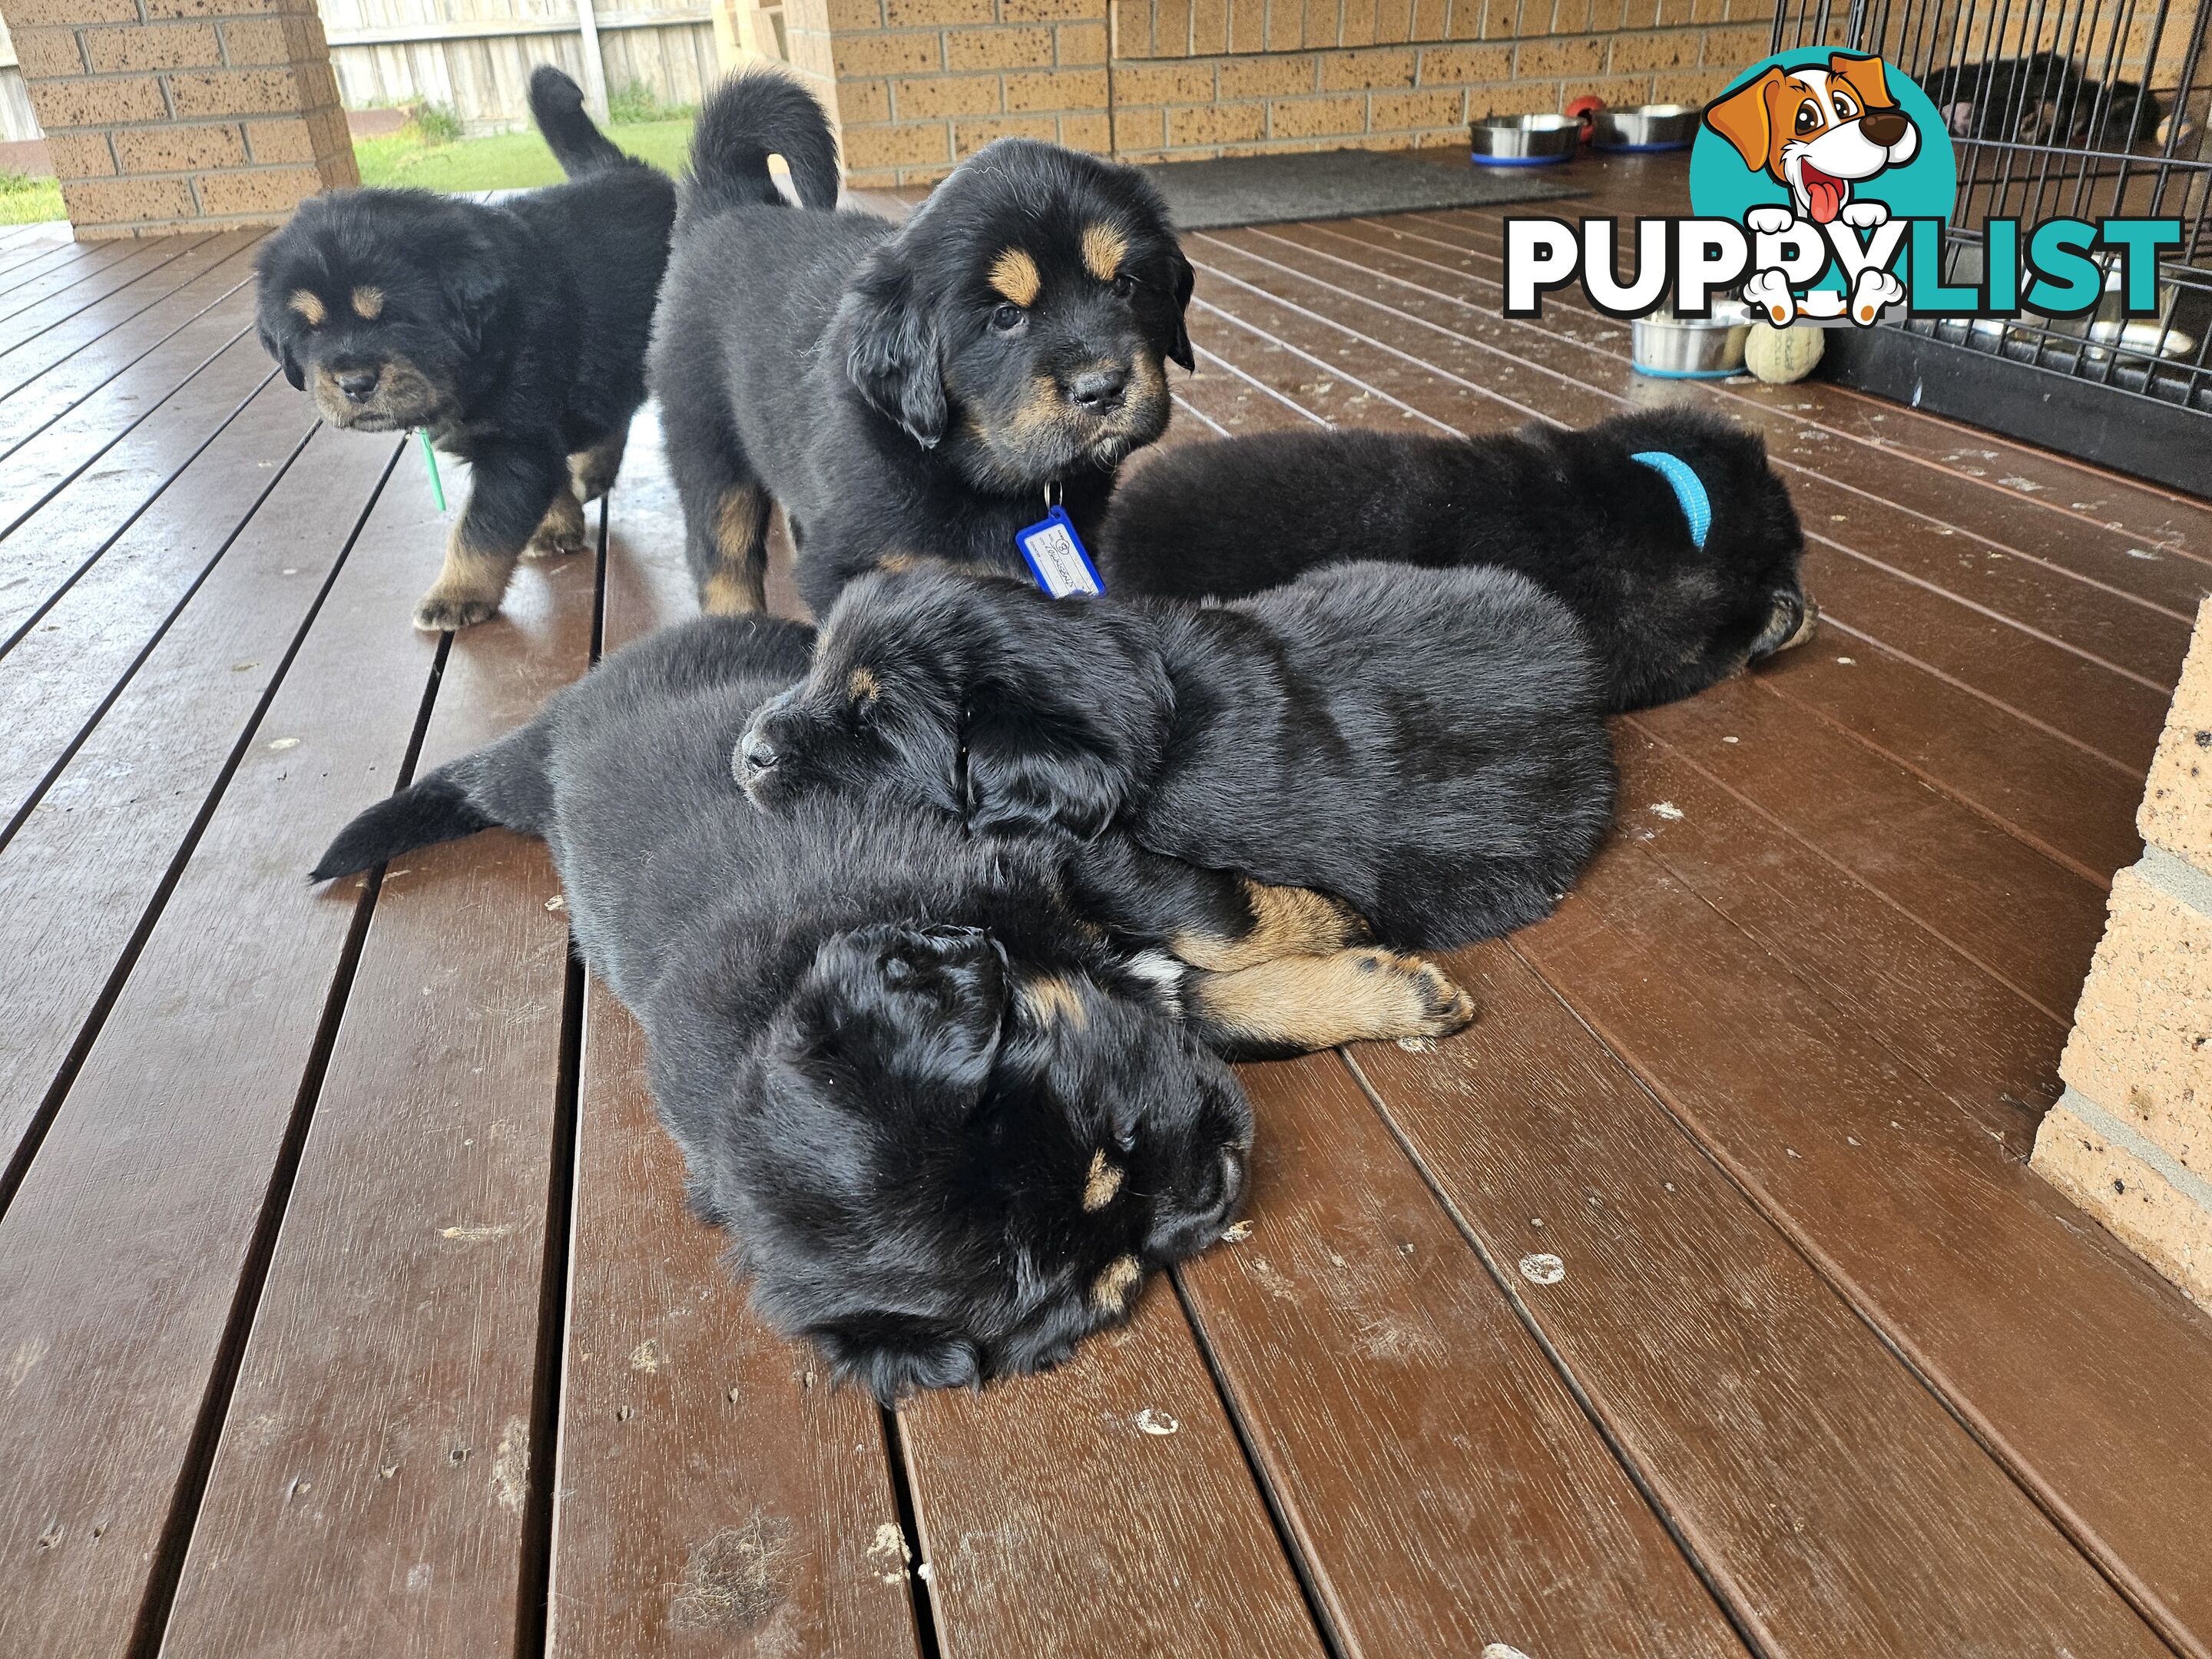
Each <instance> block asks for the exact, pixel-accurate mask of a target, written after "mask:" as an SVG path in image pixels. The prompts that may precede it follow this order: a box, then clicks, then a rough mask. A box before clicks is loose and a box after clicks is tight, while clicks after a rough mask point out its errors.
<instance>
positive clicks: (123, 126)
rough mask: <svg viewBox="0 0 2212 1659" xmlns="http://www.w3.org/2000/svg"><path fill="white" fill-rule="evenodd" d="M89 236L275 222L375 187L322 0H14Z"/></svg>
mask: <svg viewBox="0 0 2212 1659" xmlns="http://www.w3.org/2000/svg"><path fill="white" fill-rule="evenodd" d="M8 17H9V24H10V25H11V27H12V32H13V33H14V36H15V50H16V54H17V56H18V58H20V60H21V65H22V71H23V79H24V82H25V84H26V85H27V88H28V89H29V91H30V94H31V103H32V106H33V108H34V109H36V110H37V112H38V115H39V122H40V125H41V126H43V127H44V128H45V129H46V143H47V148H48V150H49V152H50V153H51V155H52V158H53V162H54V168H55V171H56V172H57V173H59V174H60V177H61V183H62V199H63V201H64V203H65V204H67V206H68V209H69V216H70V222H71V223H72V224H73V225H74V226H75V227H76V233H77V234H78V235H79V236H81V237H89V238H98V237H110V236H140V235H147V234H156V233H159V232H162V231H172V230H183V229H204V228H210V227H211V226H216V225H231V224H238V225H262V224H273V223H276V222H280V221H281V220H283V218H284V217H285V216H287V215H288V214H289V212H290V211H291V210H292V209H293V208H294V207H295V206H296V205H297V204H299V202H300V201H301V199H302V198H304V197H308V196H311V195H313V194H314V193H315V192H316V191H320V190H325V189H328V188H330V187H331V186H332V185H351V184H357V183H359V182H360V177H359V174H358V173H356V170H355V167H354V160H353V146H352V143H351V140H350V139H349V137H348V136H347V133H346V125H345V115H344V112H343V111H342V110H341V109H340V108H339V107H338V94H337V82H336V80H335V79H334V78H333V77H332V76H331V67H330V57H329V53H328V52H327V50H326V49H325V46H324V43H323V26H322V23H321V22H320V21H319V19H318V18H317V17H316V15H315V11H314V5H313V0H8Z"/></svg>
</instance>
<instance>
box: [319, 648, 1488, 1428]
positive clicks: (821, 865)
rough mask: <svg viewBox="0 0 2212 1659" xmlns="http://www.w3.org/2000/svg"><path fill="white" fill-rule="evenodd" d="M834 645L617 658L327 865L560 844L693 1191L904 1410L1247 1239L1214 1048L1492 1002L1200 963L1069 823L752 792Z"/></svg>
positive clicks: (417, 791) (1037, 1351)
mask: <svg viewBox="0 0 2212 1659" xmlns="http://www.w3.org/2000/svg"><path fill="white" fill-rule="evenodd" d="M811 638H812V635H811V631H810V630H808V629H805V628H803V627H800V626H799V625H798V624H796V623H785V622H776V621H770V620H769V619H767V618H742V619H741V618H725V617H708V618H702V619H700V620H698V621H696V622H693V623H686V624H684V625H683V626H681V627H678V628H673V629H664V630H662V631H661V632H659V633H658V634H655V635H651V636H649V637H648V638H647V639H644V640H641V641H638V642H637V643H636V644H635V645H632V646H629V647H626V648H624V649H623V650H621V651H617V652H615V653H611V655H610V656H609V657H608V658H607V659H606V660H605V662H604V663H602V664H601V665H599V667H598V668H597V669H595V670H593V671H592V672H591V673H590V674H589V675H587V676H586V678H584V679H583V680H582V681H581V682H580V684H577V685H574V686H573V687H571V688H569V689H568V690H564V691H562V692H561V693H560V694H558V695H557V696H555V697H554V698H552V699H551V700H550V702H548V703H547V705H546V707H545V708H544V711H543V712H542V713H541V714H539V715H538V718H537V719H535V720H532V722H531V723H530V724H528V725H527V726H524V727H522V728H521V729H520V730H519V731H517V732H513V734H511V735H510V736H508V737H507V738H502V739H501V740H500V741H499V742H496V743H494V744H490V745H489V746H488V747H486V748H483V749H481V750H477V751H476V752H475V753H474V754H472V755H469V756H466V757H463V758H462V759H460V760H459V761H456V762H454V763H452V764H450V765H447V766H445V767H441V768H440V769H437V770H436V771H434V772H431V773H429V774H428V775H426V776H424V777H423V778H422V779H421V780H419V781H417V782H416V783H415V784H414V785H413V786H412V787H410V788H408V789H406V790H404V791H402V792H401V793H398V795H395V796H393V797H392V798H391V799H387V800H386V801H384V802H382V803H380V805H376V806H374V807H372V808H371V809H370V810H369V811H367V812H364V813H363V814H362V816H361V817H358V818H357V819H356V820H355V821H354V822H353V823H351V824H350V825H349V826H348V827H347V828H346V829H345V830H344V831H343V832H342V833H341V834H340V835H339V836H338V838H337V841H336V842H333V843H332V845H331V848H330V850H329V851H328V852H327V853H325V854H324V855H323V858H322V860H321V861H320V862H319V864H318V865H317V866H316V868H315V872H314V873H315V876H316V877H317V878H330V877H334V876H338V875H343V874H345V873H348V872H352V871H356V870H360V869H365V868H367V867H368V866H372V865H374V864H376V863H378V862H380V861H382V860H386V859H389V858H392V857H393V856H395V855H396V854H399V853H402V852H404V851H407V850H408V849H410V848H416V847H421V846H424V845H427V844H428V843H430V842H437V841H443V840H447V839H451V838H453V837H455V836H465V835H469V834H471V833H473V832H475V831H477V830H478V829H484V828H487V827H489V826H490V825H493V824H504V825H507V826H508V827H510V828H512V829H518V830H520V831H522V832H523V833H525V834H528V835H535V836H544V838H545V840H546V841H547V842H549V843H550V847H551V848H552V851H553V855H554V858H555V860H556V864H557V865H558V866H559V868H560V872H561V878H562V885H563V887H564V888H565V890H566V891H567V895H568V901H567V902H568V915H569V919H570V921H571V923H572V925H573V926H574V929H575V938H576V943H577V945H578V947H579V949H580V951H581V952H582V955H583V957H584V960H585V961H586V963H587V964H588V965H589V966H590V968H591V969H592V971H593V972H594V973H596V974H598V975H599V976H600V978H601V979H602V980H603V981H605V984H606V985H607V987H608V988H609V989H611V991H612V992H613V993H614V994H616V995H617V997H619V998H621V999H622V1000H623V1002H624V1003H625V1004H627V1005H628V1006H629V1008H630V1010H631V1011H632V1012H634V1013H635V1014H636V1016H637V1017H638V1019H639V1021H640V1022H641V1024H642V1025H643V1027H644V1030H645V1033H646V1037H647V1048H648V1056H649V1066H650V1073H651V1078H652V1084H653V1094H654V1097H655V1100H656V1102H657V1103H658V1105H659V1111H660V1115H661V1118H662V1121H664V1122H665V1124H666V1126H667V1127H668V1130H669V1132H670V1133H671V1135H672V1136H673V1137H674V1138H675V1139H676V1140H677V1141H678V1144H679V1145H680V1146H682V1147H683V1150H684V1158H685V1162H686V1164H687V1167H688V1170H689V1177H690V1180H689V1184H690V1194H691V1198H692V1202H693V1206H694V1208H695V1209H696V1211H697V1212H698V1213H699V1214H701V1215H702V1216H703V1217H705V1218H708V1219H709V1220H710V1221H713V1222H715V1223H717V1224H719V1225H723V1226H725V1227H726V1228H728V1229H729V1230H730V1231H731V1234H732V1238H733V1242H734V1253H733V1261H735V1262H736V1263H737V1265H738V1267H740V1269H741V1270H742V1271H744V1272H747V1273H750V1278H751V1280H752V1285H753V1295H754V1299H755V1302H756V1304H757V1306H758V1307H759V1309H760V1310H761V1311H762V1312H763V1315H764V1316H766V1317H767V1318H768V1319H769V1321H770V1322H772V1323H773V1324H774V1325H775V1326H776V1327H777V1328H779V1329H781V1331H783V1332H784V1333H786V1334H789V1335H792V1336H796V1337H803V1338H806V1339H810V1340H812V1341H813V1342H815V1343H816V1344H817V1345H818V1346H819V1347H820V1348H821V1349H822V1350H823V1353H824V1355H825V1357H826V1358H827V1359H828V1360H829V1363H830V1364H831V1365H832V1366H833V1367H834V1368H835V1369H836V1370H837V1371H838V1372H839V1373H840V1374H841V1375H844V1376H852V1377H854V1378H855V1379H857V1380H858V1381H860V1383H862V1384H863V1385H864V1386H866V1388H867V1389H869V1390H871V1391H872V1393H873V1394H874V1395H876V1396H877V1397H878V1399H880V1400H884V1401H890V1400H891V1399H894V1398H896V1396H898V1395H901V1394H903V1393H905V1392H907V1391H908V1390H909V1389H917V1388H933V1387H941V1386H949V1385H953V1384H961V1383H979V1382H981V1381H982V1380H983V1379H985V1378H987V1377H990V1376H998V1375H1000V1374H1002V1373H1009V1372H1019V1371H1027V1370H1036V1369H1039V1368H1041V1367H1042V1366H1046V1365H1049V1364H1053V1363H1054V1362H1055V1361H1057V1360H1059V1359H1060V1358H1063V1357H1065V1356H1066V1354H1067V1353H1068V1352H1070V1351H1071V1349H1072V1348H1073V1346H1074V1345H1075V1344H1076V1343H1077V1342H1078V1341H1079V1340H1080V1339H1081V1338H1082V1337H1083V1336H1085V1334H1088V1333H1090V1332H1091V1331H1093V1330H1096V1329H1097V1328H1100V1327H1101V1326H1103V1325H1107V1324H1110V1323H1112V1322H1115V1321H1116V1320H1118V1319H1120V1318H1121V1316H1122V1315H1123V1314H1124V1313H1125V1312H1126V1311H1127V1309H1128V1308H1129V1307H1130V1306H1131V1304H1133V1300H1134V1298H1135V1294H1136V1291H1137V1290H1138V1287H1139V1284H1140V1283H1141V1281H1142V1280H1143V1279H1144V1278H1145V1276H1146V1273H1148V1272H1150V1271H1151V1270H1152V1269H1153V1268H1155V1267H1161V1266H1164V1265H1165V1264H1167V1263H1169V1262H1172V1261H1179V1260H1181V1259H1182V1258H1184V1257H1186V1256H1188V1255H1193V1254H1194V1253H1196V1252H1197V1251H1199V1250H1200V1249H1204V1248H1206V1246H1207V1245H1209V1244H1211V1243H1213V1241H1214V1240H1215V1239H1217V1238H1218V1237H1220V1236H1221V1233H1222V1231H1223V1229H1224V1228H1225V1227H1226V1226H1227V1225H1228V1224H1229V1222H1230V1220H1231V1218H1232V1217H1233V1216H1234V1214H1235V1213H1236V1211H1237V1206H1238V1204H1239V1202H1240V1201H1241V1200H1242V1199H1243V1193H1244V1186H1245V1171H1246V1168H1247V1153H1248V1151H1249V1144H1250V1138H1251V1127H1252V1126H1251V1114H1250V1111H1249V1108H1248V1106H1247V1105H1246V1103H1245V1099H1244V1096H1243V1091H1242V1090H1241V1089H1240V1087H1239V1086H1238V1085H1237V1080H1236V1079H1235V1077H1234V1075H1233V1074H1232V1073H1231V1072H1230V1071H1229V1069H1228V1067H1227V1066H1225V1064H1224V1063H1223V1061H1222V1060H1221V1059H1219V1058H1218V1057H1217V1054H1216V1053H1214V1052H1212V1050H1214V1049H1218V1050H1220V1051H1223V1052H1226V1053H1242V1052H1246V1051H1249V1050H1262V1049H1273V1048H1280V1047H1283V1046H1286V1045H1290V1046H1296V1045H1297V1044H1299V1043H1309V1044H1312V1045H1315V1046H1318V1045H1321V1044H1326V1043H1329V1042H1339V1041H1344V1040H1347V1039H1349V1038H1351V1037H1354V1036H1413V1035H1416V1034H1426V1035H1440V1034H1442V1033H1443V1032H1445V1031H1449V1030H1455V1029H1456V1028H1457V1027H1458V1026H1459V1025H1460V1024H1464V1023H1465V1021H1466V1018H1467V1017H1468V1010H1467V1006H1466V1003H1465V999H1464V998H1463V997H1462V995H1461V994H1460V993H1459V992H1458V991H1457V989H1456V988H1455V987H1452V985H1451V984H1450V981H1448V980H1446V979H1445V978H1444V977H1443V975H1441V974H1439V973H1437V970H1436V969H1433V968H1432V967H1431V966H1429V965H1428V964H1427V963H1420V962H1417V961H1413V960H1412V959H1407V958H1399V957H1391V956H1389V954H1388V953H1386V952H1383V951H1376V950H1372V949H1360V950H1354V951H1345V952H1341V953H1340V956H1339V957H1338V958H1337V959H1335V960H1334V962H1323V963H1288V964H1282V965H1280V967H1279V968H1278V965H1276V964H1259V965H1256V966H1255V967H1253V968H1250V969H1247V970H1246V971H1244V972H1242V973H1235V974H1203V973H1196V972H1193V971H1191V970H1188V969H1185V968H1184V967H1183V966H1182V964H1180V963H1176V962H1173V961H1171V960H1170V959H1169V958H1168V957H1165V956H1164V954H1162V953H1161V952H1160V951H1158V950H1157V949H1152V948H1149V947H1147V946H1146V945H1143V944H1141V943H1139V942H1137V941H1135V940H1133V939H1129V938H1127V937H1112V936H1109V933H1107V932H1106V931H1105V930H1104V929H1103V928H1101V927H1099V926H1097V925H1096V924H1095V923H1094V921H1092V920H1091V917H1090V916H1088V915H1085V914H1083V913H1081V912H1079V910H1078V909H1076V908H1073V902H1072V899H1071V889H1070V884H1069V882H1068V880H1067V878H1066V869H1065V866H1066V863H1067V862H1068V858H1067V848H1066V845H1065V843H1064V842H1059V841H1057V840H1056V839H1055V840H1045V839H1036V840H1031V841H1030V842H981V841H974V840H970V839H969V838H967V837H966V836H963V834H962V832H961V830H960V829H959V827H958V826H957V825H956V824H951V823H945V821H943V820H941V819H939V818H938V817H934V816H933V815H930V814H923V813H916V812H914V811H911V810H908V809H906V808H903V807H902V806H901V805H899V804H897V803H895V802H894V803H877V802H870V801H856V800H842V799H823V800H821V801H818V802H815V803H812V804H810V805H808V806H806V807H805V808H803V809H801V810H799V811H794V812H791V813H787V814H783V815H781V816H779V817H769V816H767V815H765V814H763V813H761V812H758V811H755V810H754V809H753V807H752V806H751V805H749V804H748V803H747V801H746V799H745V798H744V793H743V792H742V791H741V790H740V789H739V788H738V784H737V781H736V780H735V779H734V778H732V775H731V772H730V755H731V752H732V749H733V748H734V747H735V745H736V743H737V739H738V733H739V732H741V731H742V730H743V728H744V725H745V722H746V720H747V718H748V717H749V716H750V714H751V713H752V712H753V710H754V709H755V708H757V706H758V705H759V704H760V703H761V702H763V700H764V699H766V698H767V697H769V696H770V695H772V694H773V693H775V692H777V691H780V690H782V689H783V688H785V687H786V686H787V685H789V684H791V683H792V682H793V681H794V680H796V679H797V678H799V677H800V676H801V675H803V674H804V673H805V671H806V668H807V664H808V649H809V646H810V644H811ZM1085 878H1086V881H1087V882H1088V883H1090V884H1091V885H1093V886H1094V887H1097V886H1100V885H1101V884H1103V887H1104V888H1105V889H1108V890H1110V889H1111V888H1112V886H1113V884H1114V882H1115V877H1114V876H1113V875H1112V873H1111V872H1102V871H1100V870H1091V871H1088V872H1085ZM1109 896H1110V893H1109ZM1140 897H1141V901H1142V902H1157V900H1156V898H1155V896H1152V895H1151V894H1146V895H1142V896H1140ZM1260 902H1262V903H1265V904H1267V905H1269V906H1270V907H1272V908H1275V909H1283V908H1297V906H1298V905H1299V904H1301V903H1303V904H1304V905H1305V906H1306V907H1307V908H1316V907H1320V906H1321V905H1322V902H1321V901H1320V900H1318V899H1316V898H1315V897H1314V896H1311V895H1303V896H1300V895H1279V894H1263V895H1261V898H1260ZM1188 925H1190V926H1191V927H1196V928H1199V929H1200V930H1203V929H1204V928H1206V927H1211V926H1216V925H1218V926H1224V927H1229V926H1233V925H1234V922H1233V918H1209V917H1206V916H1202V915H1201V916H1194V917H1193V918H1191V919H1190V921H1189V924H1188ZM1248 931H1249V930H1248Z"/></svg>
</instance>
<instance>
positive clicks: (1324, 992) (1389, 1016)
mask: <svg viewBox="0 0 2212 1659" xmlns="http://www.w3.org/2000/svg"><path fill="white" fill-rule="evenodd" d="M1188 994H1189V995H1190V996H1191V997H1192V998H1193V999H1194V1000H1195V1003H1196V1006H1197V1007H1198V1010H1199V1012H1201V1013H1203V1014H1205V1015H1206V1017H1208V1018H1211V1019H1213V1020H1215V1021H1216V1022H1218V1023H1219V1024H1223V1025H1226V1026H1228V1027H1230V1028H1231V1030H1235V1031H1237V1032H1239V1033H1241V1034H1243V1036H1249V1037H1253V1038H1255V1039H1257V1040H1259V1041H1261V1042H1279V1043H1287V1044H1291V1045H1292V1046H1295V1047H1297V1048H1334V1047H1335V1046H1336V1045H1337V1044H1338V1043H1340V1042H1359V1041H1362V1040H1369V1039H1390V1038H1396V1037H1413V1036H1449V1035H1450V1034H1451V1033H1452V1032H1454V1031H1456V1030H1460V1029H1461V1028H1462V1027H1463V1026H1465V1025H1467V1024H1468V1023H1469V1022H1471V1021H1472V1020H1473V1019H1474V1002H1473V1001H1472V1000H1470V999H1469V998H1468V994H1467V993H1466V992H1464V991H1462V990H1461V989H1460V988H1459V987H1458V986H1456V985H1455V984H1453V983H1452V982H1451V981H1450V980H1449V979H1448V978H1446V977H1445V976H1444V973H1443V969H1439V968H1438V967H1437V966H1436V964H1435V963H1431V962H1425V961H1423V960H1422V959H1421V958H1420V957H1402V956H1400V955H1398V954H1397V953H1396V952H1395V951H1380V950H1361V951H1337V952H1335V953H1334V955H1331V956H1325V957H1283V958H1282V959H1281V960H1280V961H1278V962H1267V963H1261V964H1260V965H1259V966H1258V967H1256V968H1246V969H1241V970H1240V971H1238V972H1237V973H1233V974H1209V975H1205V976H1203V977H1201V978H1199V979H1196V980H1194V981H1192V983H1191V985H1190V987H1189V988H1188Z"/></svg>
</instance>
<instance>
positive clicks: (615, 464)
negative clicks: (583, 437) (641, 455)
mask: <svg viewBox="0 0 2212 1659" xmlns="http://www.w3.org/2000/svg"><path fill="white" fill-rule="evenodd" d="M628 447H629V433H628V432H617V433H616V434H615V435H613V436H612V437H611V438H607V439H605V440H604V441H601V442H600V443H599V444H598V445H596V446H595V447H592V448H590V449H580V450H578V451H577V452H576V453H574V455H571V456H570V457H569V458H568V476H569V477H570V478H572V479H574V481H575V485H576V493H577V494H578V495H580V496H582V497H583V498H584V499H585V500H586V501H597V500H599V497H600V496H602V495H605V494H606V493H607V491H609V490H610V489H613V488H614V487H615V474H617V472H619V471H622V464H623V450H624V449H626V448H628Z"/></svg>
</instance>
